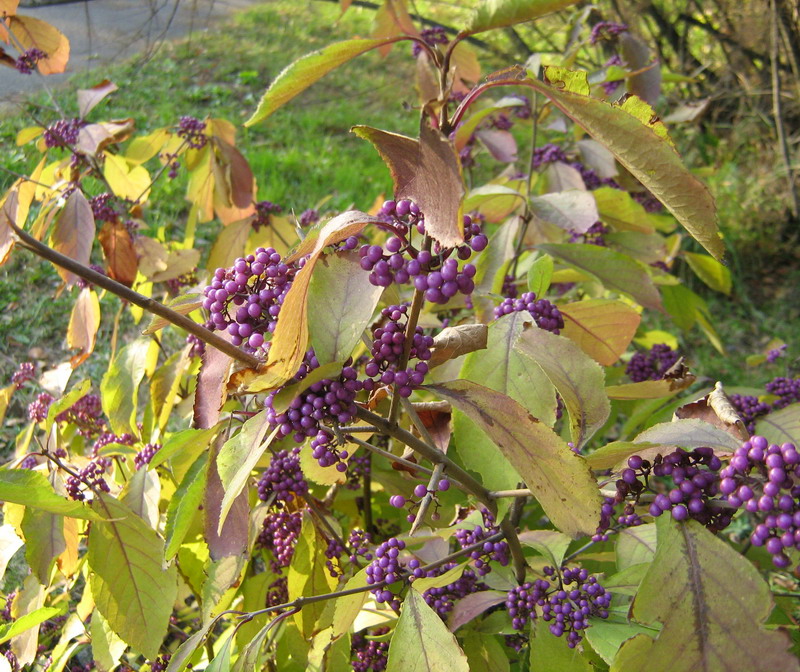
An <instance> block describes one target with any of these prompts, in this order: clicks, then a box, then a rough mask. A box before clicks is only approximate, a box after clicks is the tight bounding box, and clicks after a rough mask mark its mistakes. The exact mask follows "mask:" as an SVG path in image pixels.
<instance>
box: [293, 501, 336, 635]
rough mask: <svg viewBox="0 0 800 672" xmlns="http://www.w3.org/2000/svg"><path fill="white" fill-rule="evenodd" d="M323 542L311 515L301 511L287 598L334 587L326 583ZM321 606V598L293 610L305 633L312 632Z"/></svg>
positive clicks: (326, 574) (322, 608) (295, 618)
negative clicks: (301, 522)
mask: <svg viewBox="0 0 800 672" xmlns="http://www.w3.org/2000/svg"><path fill="white" fill-rule="evenodd" d="M324 546H325V541H324V540H323V539H322V538H321V537H320V535H319V533H318V532H317V530H316V528H315V527H314V522H313V520H312V519H311V516H310V515H309V514H308V513H307V512H306V513H305V514H304V515H303V527H302V529H301V531H300V537H299V538H298V540H297V546H296V547H295V549H294V555H293V556H292V562H291V564H290V565H289V576H288V588H289V599H290V600H294V599H297V598H298V597H310V596H312V595H322V594H324V593H327V592H329V591H330V590H332V588H333V587H334V586H333V585H331V584H330V583H329V574H328V572H327V570H326V569H325V553H324ZM334 585H335V584H334ZM324 609H325V603H324V602H314V603H312V604H309V605H307V606H305V607H303V609H301V610H300V611H299V612H298V613H297V614H295V616H294V620H295V623H297V627H298V628H299V629H300V631H301V632H302V633H303V636H304V637H306V638H308V637H310V636H311V635H312V634H313V631H314V625H315V624H316V622H317V621H318V620H319V617H320V616H321V615H322V612H323V611H324Z"/></svg>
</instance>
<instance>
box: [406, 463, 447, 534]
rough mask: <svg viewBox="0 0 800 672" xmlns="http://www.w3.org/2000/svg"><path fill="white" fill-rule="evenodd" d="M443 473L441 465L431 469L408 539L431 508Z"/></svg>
mask: <svg viewBox="0 0 800 672" xmlns="http://www.w3.org/2000/svg"><path fill="white" fill-rule="evenodd" d="M443 471H444V465H443V464H437V465H436V467H434V469H433V473H432V474H431V477H430V479H429V480H428V489H427V492H426V493H425V496H424V497H423V498H422V500H420V503H419V510H418V511H417V515H416V517H415V518H414V522H413V523H412V524H411V530H410V531H409V533H408V536H409V537H413V536H414V532H416V531H417V530H418V529H419V526H420V525H422V521H423V520H425V516H426V515H427V514H428V509H430V508H431V504H432V503H433V496H434V492H436V486H437V484H438V483H439V480H440V479H441V478H442V472H443Z"/></svg>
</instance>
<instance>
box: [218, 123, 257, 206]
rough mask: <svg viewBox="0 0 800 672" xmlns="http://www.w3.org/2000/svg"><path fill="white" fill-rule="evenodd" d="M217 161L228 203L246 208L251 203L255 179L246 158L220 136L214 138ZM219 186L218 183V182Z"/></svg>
mask: <svg viewBox="0 0 800 672" xmlns="http://www.w3.org/2000/svg"><path fill="white" fill-rule="evenodd" d="M213 142H214V146H215V148H216V150H217V151H216V156H215V158H216V159H217V162H218V163H219V164H220V166H221V167H222V169H223V174H224V188H225V191H226V196H227V197H228V203H226V204H225V205H234V206H236V207H237V208H246V207H248V206H250V205H252V203H253V196H254V193H255V179H254V178H253V171H252V170H251V169H250V164H248V163H247V159H245V158H244V156H242V153H241V152H240V151H239V150H238V149H236V147H234V146H233V145H231V144H228V143H227V142H225V141H224V140H221V139H220V138H214V140H213ZM218 186H219V183H218Z"/></svg>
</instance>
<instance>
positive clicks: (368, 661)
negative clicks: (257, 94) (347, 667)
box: [350, 628, 389, 672]
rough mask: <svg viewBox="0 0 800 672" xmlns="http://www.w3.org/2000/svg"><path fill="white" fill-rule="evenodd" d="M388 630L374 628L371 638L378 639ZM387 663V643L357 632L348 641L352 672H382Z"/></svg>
mask: <svg viewBox="0 0 800 672" xmlns="http://www.w3.org/2000/svg"><path fill="white" fill-rule="evenodd" d="M388 632H389V628H376V629H375V630H373V631H372V633H371V636H372V637H380V636H381V635H385V634H386V633H388ZM388 662H389V642H379V641H376V640H375V639H370V638H369V637H368V636H367V635H364V634H362V633H360V632H357V633H355V634H354V635H353V637H352V639H351V640H350V663H351V664H352V666H353V672H383V670H385V669H386V665H387V663H388Z"/></svg>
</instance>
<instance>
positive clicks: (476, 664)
mask: <svg viewBox="0 0 800 672" xmlns="http://www.w3.org/2000/svg"><path fill="white" fill-rule="evenodd" d="M506 651H507V648H506V647H505V646H504V645H503V644H501V643H500V642H498V641H497V637H492V636H490V635H476V634H471V635H470V636H469V637H466V638H465V639H464V653H465V654H466V656H467V660H468V661H469V669H470V670H481V671H482V672H508V671H509V670H510V669H511V666H510V665H509V662H508V654H507V653H506Z"/></svg>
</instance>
